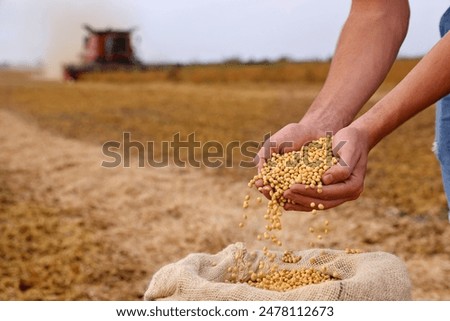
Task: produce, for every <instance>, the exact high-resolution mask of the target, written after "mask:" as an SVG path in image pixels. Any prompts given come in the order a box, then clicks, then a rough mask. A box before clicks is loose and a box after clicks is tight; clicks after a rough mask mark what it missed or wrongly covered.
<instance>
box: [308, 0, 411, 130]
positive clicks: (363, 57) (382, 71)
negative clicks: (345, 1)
mask: <svg viewBox="0 0 450 321" xmlns="http://www.w3.org/2000/svg"><path fill="white" fill-rule="evenodd" d="M408 23H409V4H408V1H407V0H395V1H392V0H375V1H374V0H354V1H353V2H352V7H351V10H350V14H349V16H348V19H347V21H346V23H345V25H344V27H343V29H342V32H341V35H340V37H339V41H338V44H337V47H336V52H335V54H334V58H333V61H332V63H331V67H330V71H329V74H328V76H327V80H326V82H325V84H324V86H323V88H322V90H321V91H320V93H319V95H318V96H317V97H316V99H315V100H314V102H313V104H312V105H311V107H310V108H309V110H308V112H307V113H306V115H305V116H304V117H303V119H302V121H301V122H300V123H310V122H315V123H318V124H321V125H322V126H323V127H326V128H322V129H323V130H325V131H327V130H332V131H334V132H336V131H337V130H339V129H341V128H343V127H345V126H347V125H348V124H350V123H351V122H352V120H353V119H354V117H355V115H356V114H357V113H358V112H359V110H360V109H361V108H362V107H363V105H364V104H365V103H366V102H367V101H368V100H369V98H370V97H371V96H372V95H373V93H374V92H375V91H376V90H377V89H378V87H379V86H380V84H381V83H382V81H383V80H384V78H385V77H386V75H387V73H388V72H389V70H390V69H391V67H392V64H393V63H394V61H395V59H396V57H397V54H398V50H399V48H400V46H401V44H402V42H403V40H404V38H405V36H406V33H407V29H408Z"/></svg>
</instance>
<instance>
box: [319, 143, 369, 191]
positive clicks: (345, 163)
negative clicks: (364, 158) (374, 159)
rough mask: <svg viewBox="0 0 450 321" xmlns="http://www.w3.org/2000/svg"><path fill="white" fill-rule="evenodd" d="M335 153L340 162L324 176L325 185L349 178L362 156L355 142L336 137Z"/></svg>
mask: <svg viewBox="0 0 450 321" xmlns="http://www.w3.org/2000/svg"><path fill="white" fill-rule="evenodd" d="M333 154H334V155H335V156H336V158H338V162H337V163H336V164H334V165H333V166H331V168H330V169H329V170H327V171H326V172H325V173H324V175H323V176H322V182H323V183H324V184H325V185H330V184H335V183H340V182H343V181H345V180H347V179H348V178H349V177H350V176H351V175H352V173H353V169H354V168H355V166H356V163H357V162H358V159H359V156H360V153H358V151H357V149H356V147H355V146H354V143H353V142H351V141H348V140H340V139H336V138H333Z"/></svg>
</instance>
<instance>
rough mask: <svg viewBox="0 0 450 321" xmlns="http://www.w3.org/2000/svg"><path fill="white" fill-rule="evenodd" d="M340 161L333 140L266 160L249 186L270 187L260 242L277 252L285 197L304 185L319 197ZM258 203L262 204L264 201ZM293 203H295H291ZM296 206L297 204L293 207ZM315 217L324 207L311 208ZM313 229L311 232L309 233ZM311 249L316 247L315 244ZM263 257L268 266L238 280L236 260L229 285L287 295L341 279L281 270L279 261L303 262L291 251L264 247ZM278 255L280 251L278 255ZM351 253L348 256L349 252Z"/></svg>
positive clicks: (323, 139) (311, 270)
mask: <svg viewBox="0 0 450 321" xmlns="http://www.w3.org/2000/svg"><path fill="white" fill-rule="evenodd" d="M337 162H338V159H337V158H336V157H335V156H334V155H333V152H332V137H331V136H326V137H321V138H319V139H318V140H315V141H312V142H310V143H309V144H307V145H305V146H303V147H302V148H301V149H300V150H299V151H292V152H288V153H284V154H276V153H273V154H272V155H271V158H270V159H268V160H267V162H266V163H265V164H264V166H263V168H262V169H261V171H260V172H259V173H258V174H257V175H255V176H254V177H253V178H252V179H251V180H250V182H249V183H248V186H249V187H250V188H253V187H255V186H259V187H258V189H259V190H260V191H261V190H262V188H263V187H261V184H257V182H258V181H260V182H262V185H263V186H270V187H271V189H270V192H269V195H270V200H268V203H267V211H266V213H265V215H264V219H265V221H266V225H265V231H264V232H262V233H261V234H258V235H257V239H258V240H262V241H268V242H271V243H272V244H273V245H275V246H277V247H278V248H280V247H282V246H283V244H282V242H281V240H280V239H279V237H278V236H277V233H279V232H280V231H281V230H282V224H281V217H282V213H283V207H284V205H285V204H286V203H291V201H290V200H289V199H286V198H285V197H284V196H283V193H284V192H285V191H286V190H287V189H289V188H290V187H291V186H292V185H293V184H303V185H304V186H305V188H306V189H309V188H311V189H316V190H317V193H322V181H321V177H322V175H323V174H324V173H325V171H326V170H327V169H329V168H330V167H331V166H333V165H334V164H336V163H337ZM249 201H250V195H246V196H245V199H244V203H243V208H244V209H246V208H248V206H249ZM257 201H258V202H259V203H260V202H262V199H261V197H258V198H257ZM292 203H293V202H292ZM294 204H295V203H294ZM310 206H311V208H312V211H311V213H312V214H313V215H316V214H317V210H323V209H324V208H325V207H324V206H323V204H315V203H311V204H310ZM243 218H244V222H245V220H246V219H247V214H245V213H244V215H243ZM244 222H241V223H240V224H239V226H240V227H241V228H242V227H244V226H245V223H244ZM324 227H325V228H324V230H323V231H324V233H327V231H328V229H327V227H328V221H327V220H325V221H324ZM311 229H312V228H310V232H313V231H311ZM317 238H318V239H319V240H320V239H322V235H320V234H319V235H317ZM310 245H313V244H312V243H311V244H310ZM262 250H263V253H264V255H265V256H266V258H267V260H266V263H265V262H263V261H261V262H259V264H258V265H257V268H256V270H251V269H248V271H247V273H246V274H247V275H246V276H245V277H244V278H241V279H238V278H237V277H236V275H237V273H236V272H237V271H238V270H241V269H240V268H239V261H240V259H241V258H240V257H239V255H236V257H235V266H232V267H230V268H229V269H228V271H229V276H230V277H229V279H228V281H230V282H234V283H235V282H242V281H243V280H246V281H244V282H247V283H248V284H249V285H251V286H254V287H258V288H262V289H267V290H274V291H288V290H291V289H294V288H297V287H300V286H304V285H309V284H317V283H322V282H325V281H329V280H333V279H338V278H339V276H338V275H335V274H334V275H333V274H332V273H328V272H329V271H326V270H324V269H322V270H321V271H319V270H317V269H314V268H300V269H299V268H298V267H297V268H293V269H280V268H279V266H278V264H277V261H278V260H279V261H281V262H283V263H288V264H289V263H291V264H296V263H298V262H299V261H300V260H301V259H302V258H301V257H300V256H295V255H294V254H293V252H292V251H289V250H285V251H284V252H283V256H282V257H279V255H277V253H276V252H273V251H270V250H269V249H268V248H267V246H264V247H263V249H262ZM278 253H279V251H278ZM347 253H349V252H347ZM311 261H314V258H311V259H310V264H313V263H314V262H311Z"/></svg>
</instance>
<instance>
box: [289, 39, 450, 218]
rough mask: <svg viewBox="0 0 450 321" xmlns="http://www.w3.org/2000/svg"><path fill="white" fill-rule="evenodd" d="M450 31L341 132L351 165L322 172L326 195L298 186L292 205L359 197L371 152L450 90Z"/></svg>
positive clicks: (334, 203) (339, 138)
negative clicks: (370, 107) (399, 80)
mask: <svg viewBox="0 0 450 321" xmlns="http://www.w3.org/2000/svg"><path fill="white" fill-rule="evenodd" d="M449 66H450V33H449V34H447V35H446V36H445V37H444V38H442V39H441V41H439V42H438V43H437V44H436V46H434V47H433V49H432V50H431V51H430V52H429V53H428V54H427V55H426V56H425V57H424V58H422V60H421V61H420V62H419V63H418V64H417V65H416V67H415V68H414V69H413V70H412V71H411V72H410V73H409V74H408V76H406V77H405V79H403V80H402V81H401V82H400V83H399V84H398V85H397V86H396V87H395V88H394V89H393V90H392V91H391V92H389V94H387V95H386V96H385V97H384V98H383V99H382V100H380V101H379V102H378V103H377V104H376V105H375V106H374V107H372V109H370V110H369V111H368V112H366V113H365V114H364V115H362V116H361V117H360V118H358V119H357V120H355V121H354V122H353V123H352V124H350V125H349V126H348V127H345V128H343V129H341V130H340V131H338V132H337V133H336V135H335V136H334V138H333V144H334V145H336V144H339V142H343V141H345V142H346V143H345V144H344V145H343V146H342V148H341V149H340V150H339V151H338V153H339V156H340V157H341V159H342V160H344V162H345V164H346V165H345V166H341V165H339V164H338V165H335V166H333V167H332V168H330V169H329V170H328V171H327V172H326V173H325V174H324V176H323V177H322V181H323V182H324V184H327V185H325V186H324V187H323V192H322V194H318V193H316V192H315V191H311V190H305V189H304V188H302V185H294V186H293V187H291V188H290V189H289V190H287V191H286V192H285V195H284V196H285V197H286V198H287V199H291V200H293V201H295V203H297V204H298V205H291V204H288V205H286V209H288V210H305V208H306V206H307V204H309V203H310V202H321V203H322V204H324V205H325V207H326V208H330V207H335V206H337V205H339V204H342V203H344V202H346V201H349V200H353V199H356V198H358V197H359V195H360V194H361V192H362V190H363V186H364V176H365V172H366V166H367V156H368V153H369V151H370V149H372V148H373V147H374V146H375V145H376V144H377V143H378V142H379V141H380V140H381V139H383V138H384V137H385V136H387V135H388V134H389V133H391V132H392V131H393V130H395V129H396V128H397V127H398V126H400V125H401V124H403V123H404V122H405V121H406V120H408V119H410V118H411V117H413V116H414V115H416V114H417V113H418V112H420V111H422V110H424V109H425V108H427V107H429V106H430V105H432V104H433V103H434V102H436V101H437V100H439V99H440V98H442V97H443V96H445V95H447V94H449V93H450V68H449Z"/></svg>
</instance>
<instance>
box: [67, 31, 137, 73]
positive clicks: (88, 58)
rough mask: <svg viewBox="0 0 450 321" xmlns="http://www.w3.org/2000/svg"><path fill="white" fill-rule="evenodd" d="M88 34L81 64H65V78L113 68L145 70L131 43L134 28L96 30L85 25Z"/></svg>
mask: <svg viewBox="0 0 450 321" xmlns="http://www.w3.org/2000/svg"><path fill="white" fill-rule="evenodd" d="M84 29H86V30H87V31H88V35H87V36H86V38H85V39H84V48H83V49H84V52H83V53H82V63H81V64H80V65H65V66H64V79H65V80H77V79H78V78H79V77H80V75H81V74H83V73H87V72H94V71H96V72H98V71H113V70H143V69H145V66H144V65H143V64H141V63H140V62H139V61H138V60H137V59H136V57H135V55H134V52H133V48H132V45H131V33H132V32H133V30H132V29H131V30H112V29H106V30H94V29H92V28H91V27H90V26H88V25H84Z"/></svg>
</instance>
